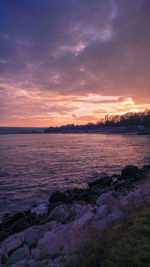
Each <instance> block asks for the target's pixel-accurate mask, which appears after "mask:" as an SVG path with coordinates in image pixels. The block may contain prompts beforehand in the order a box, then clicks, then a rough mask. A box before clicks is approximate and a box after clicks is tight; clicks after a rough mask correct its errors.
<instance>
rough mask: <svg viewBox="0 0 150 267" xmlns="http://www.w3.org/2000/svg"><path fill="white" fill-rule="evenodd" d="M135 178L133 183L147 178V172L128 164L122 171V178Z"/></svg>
mask: <svg viewBox="0 0 150 267" xmlns="http://www.w3.org/2000/svg"><path fill="white" fill-rule="evenodd" d="M129 178H132V179H133V183H135V182H136V181H137V182H138V181H140V180H142V179H144V178H145V172H144V171H142V170H140V169H138V168H137V166H134V165H128V166H126V167H125V168H124V169H123V170H122V171H121V179H129Z"/></svg>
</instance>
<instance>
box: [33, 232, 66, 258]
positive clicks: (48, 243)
mask: <svg viewBox="0 0 150 267" xmlns="http://www.w3.org/2000/svg"><path fill="white" fill-rule="evenodd" d="M64 242H65V240H63V239H62V236H61V234H59V233H57V232H54V231H52V232H47V233H45V234H44V236H43V238H41V239H40V240H39V242H38V244H37V249H38V250H39V251H40V253H41V255H43V256H47V255H50V256H55V255H58V254H60V253H61V251H62V249H63V246H64Z"/></svg>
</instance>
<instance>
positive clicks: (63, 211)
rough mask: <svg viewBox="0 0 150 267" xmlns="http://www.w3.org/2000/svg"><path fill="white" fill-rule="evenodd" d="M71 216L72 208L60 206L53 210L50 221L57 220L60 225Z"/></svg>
mask: <svg viewBox="0 0 150 267" xmlns="http://www.w3.org/2000/svg"><path fill="white" fill-rule="evenodd" d="M69 216H70V208H69V207H68V206H67V205H63V204H62V205H59V206H57V207H56V208H54V209H53V210H52V212H51V213H50V214H49V216H48V219H52V220H55V221H57V222H60V223H64V222H65V221H66V220H67V219H68V218H69Z"/></svg>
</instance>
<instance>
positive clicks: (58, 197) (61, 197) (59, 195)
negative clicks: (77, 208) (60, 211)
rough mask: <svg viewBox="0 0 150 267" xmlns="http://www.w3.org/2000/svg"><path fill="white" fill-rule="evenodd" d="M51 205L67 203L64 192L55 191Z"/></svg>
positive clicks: (51, 197)
mask: <svg viewBox="0 0 150 267" xmlns="http://www.w3.org/2000/svg"><path fill="white" fill-rule="evenodd" d="M49 202H50V203H58V202H64V203H65V202H66V195H65V193H63V192H60V191H55V192H53V193H52V195H51V196H50V198H49Z"/></svg>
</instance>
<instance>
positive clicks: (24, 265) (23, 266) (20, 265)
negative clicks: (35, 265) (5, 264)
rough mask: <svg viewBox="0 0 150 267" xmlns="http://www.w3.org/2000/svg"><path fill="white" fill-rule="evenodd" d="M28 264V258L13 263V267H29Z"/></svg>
mask: <svg viewBox="0 0 150 267" xmlns="http://www.w3.org/2000/svg"><path fill="white" fill-rule="evenodd" d="M28 266H29V264H28V261H27V260H26V259H24V260H21V261H18V262H17V263H15V264H12V265H11V267H28Z"/></svg>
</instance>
